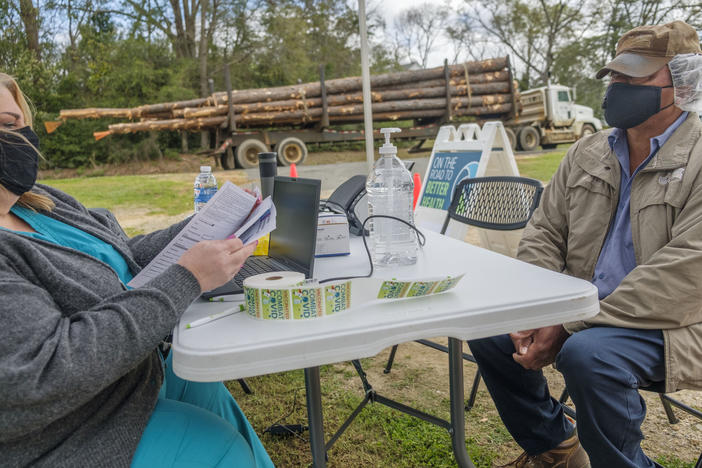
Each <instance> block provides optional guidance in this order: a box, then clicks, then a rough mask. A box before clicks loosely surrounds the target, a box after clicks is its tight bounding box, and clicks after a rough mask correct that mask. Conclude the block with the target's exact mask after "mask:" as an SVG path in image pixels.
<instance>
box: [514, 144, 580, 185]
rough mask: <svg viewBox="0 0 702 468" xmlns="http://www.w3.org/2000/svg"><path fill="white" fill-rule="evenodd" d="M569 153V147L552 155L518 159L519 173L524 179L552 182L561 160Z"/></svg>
mask: <svg viewBox="0 0 702 468" xmlns="http://www.w3.org/2000/svg"><path fill="white" fill-rule="evenodd" d="M567 151H568V147H566V148H563V149H560V148H559V150H558V151H554V152H552V153H545V154H543V155H540V156H526V157H523V158H519V159H517V167H518V168H519V173H520V174H521V175H523V176H524V177H531V178H533V179H537V180H540V181H542V182H548V181H549V180H551V176H552V175H553V173H554V172H556V169H557V168H558V165H559V164H560V163H561V160H562V159H563V157H564V156H565V154H566V152H567Z"/></svg>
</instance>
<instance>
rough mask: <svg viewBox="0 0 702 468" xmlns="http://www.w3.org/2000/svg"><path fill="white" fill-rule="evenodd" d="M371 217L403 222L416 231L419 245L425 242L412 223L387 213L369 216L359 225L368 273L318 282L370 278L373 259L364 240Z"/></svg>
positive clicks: (421, 245)
mask: <svg viewBox="0 0 702 468" xmlns="http://www.w3.org/2000/svg"><path fill="white" fill-rule="evenodd" d="M373 218H387V219H394V220H396V221H400V222H401V223H405V224H406V225H407V226H409V227H411V228H412V229H414V230H415V231H416V232H417V238H418V240H419V246H420V247H424V245H425V244H426V243H427V238H426V237H425V236H424V233H422V231H420V230H419V229H418V228H417V227H416V226H415V225H414V224H411V223H409V222H407V221H405V220H404V219H402V218H398V217H396V216H389V215H372V216H369V217H367V218H366V219H365V220H364V221H363V224H362V225H361V237H362V238H363V246H364V247H365V248H366V254H367V255H368V263H370V273H368V274H367V275H359V276H339V277H336V278H327V279H325V280H322V281H320V282H319V284H322V283H328V282H329V281H342V280H348V279H355V278H370V277H371V276H372V275H373V259H372V258H371V253H370V249H369V248H368V242H367V241H366V223H367V222H368V220H369V219H373Z"/></svg>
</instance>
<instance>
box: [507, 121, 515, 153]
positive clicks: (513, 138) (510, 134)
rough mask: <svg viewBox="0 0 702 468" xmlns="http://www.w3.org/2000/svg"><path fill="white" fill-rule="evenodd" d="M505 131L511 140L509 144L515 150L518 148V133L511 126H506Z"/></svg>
mask: <svg viewBox="0 0 702 468" xmlns="http://www.w3.org/2000/svg"><path fill="white" fill-rule="evenodd" d="M505 133H506V134H507V139H508V140H509V146H510V147H511V148H512V151H514V150H515V149H517V135H516V134H515V133H514V130H512V129H511V128H509V127H505Z"/></svg>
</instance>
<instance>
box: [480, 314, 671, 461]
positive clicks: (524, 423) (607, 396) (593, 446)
mask: <svg viewBox="0 0 702 468" xmlns="http://www.w3.org/2000/svg"><path fill="white" fill-rule="evenodd" d="M468 345H469V346H470V349H471V352H472V353H473V356H474V357H475V359H476V361H477V362H478V366H479V367H480V373H481V375H482V376H483V379H484V380H485V385H486V386H487V388H488V391H489V392H490V395H491V396H492V399H493V400H494V401H495V405H496V406H497V410H498V412H499V413H500V417H501V418H502V421H503V422H504V424H505V426H506V427H507V429H508V430H509V432H510V434H512V437H514V440H516V441H517V443H518V444H519V445H520V446H521V447H522V448H523V449H524V450H525V451H526V452H527V453H529V454H530V455H536V454H539V453H542V452H545V451H547V450H550V449H552V448H554V447H556V446H557V445H558V444H560V443H561V442H563V441H564V440H565V439H567V438H568V437H569V435H570V433H571V432H572V427H571V425H570V423H569V422H568V421H567V420H566V418H565V416H564V414H563V407H562V406H561V404H560V403H559V402H558V401H557V400H556V399H554V398H552V397H551V395H550V394H549V391H548V385H547V383H546V379H545V377H544V375H543V373H542V372H541V371H532V370H527V369H524V368H523V367H522V366H521V365H520V364H518V363H516V362H515V361H514V359H513V358H512V353H514V345H513V344H512V340H510V338H509V335H501V336H495V337H491V338H484V339H480V340H474V341H470V342H468ZM556 369H557V370H558V371H559V372H560V373H561V374H563V377H564V379H565V383H566V388H567V389H568V393H569V394H570V397H571V399H572V400H573V403H574V404H575V408H576V411H577V413H578V418H577V427H578V438H579V439H580V443H581V444H582V446H583V448H584V449H585V451H587V453H588V456H589V457H590V463H591V464H592V467H593V468H596V467H602V468H609V467H617V468H619V467H653V466H656V465H655V464H654V462H653V461H651V460H650V459H649V458H648V457H647V456H646V455H645V454H644V453H643V451H642V450H641V446H640V443H641V439H642V438H643V434H642V433H641V423H642V422H643V420H644V417H645V416H646V404H645V402H644V400H643V398H641V395H639V392H638V389H639V388H640V387H648V386H651V385H653V384H660V383H661V382H662V381H663V380H664V379H665V366H664V358H663V333H662V332H661V331H660V330H635V329H628V328H609V327H596V328H589V329H586V330H582V331H580V332H577V333H574V334H573V335H571V336H570V337H569V338H568V339H567V340H566V342H565V344H564V345H563V348H561V351H560V352H559V353H558V355H557V356H556Z"/></svg>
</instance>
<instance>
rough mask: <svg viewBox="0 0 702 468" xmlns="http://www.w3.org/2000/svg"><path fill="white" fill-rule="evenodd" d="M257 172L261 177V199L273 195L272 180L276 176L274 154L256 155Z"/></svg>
mask: <svg viewBox="0 0 702 468" xmlns="http://www.w3.org/2000/svg"><path fill="white" fill-rule="evenodd" d="M258 170H259V173H260V175H261V197H262V198H264V199H265V198H266V197H267V196H269V195H271V196H272V195H273V178H274V177H275V176H276V172H277V163H276V154H275V153H258Z"/></svg>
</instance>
